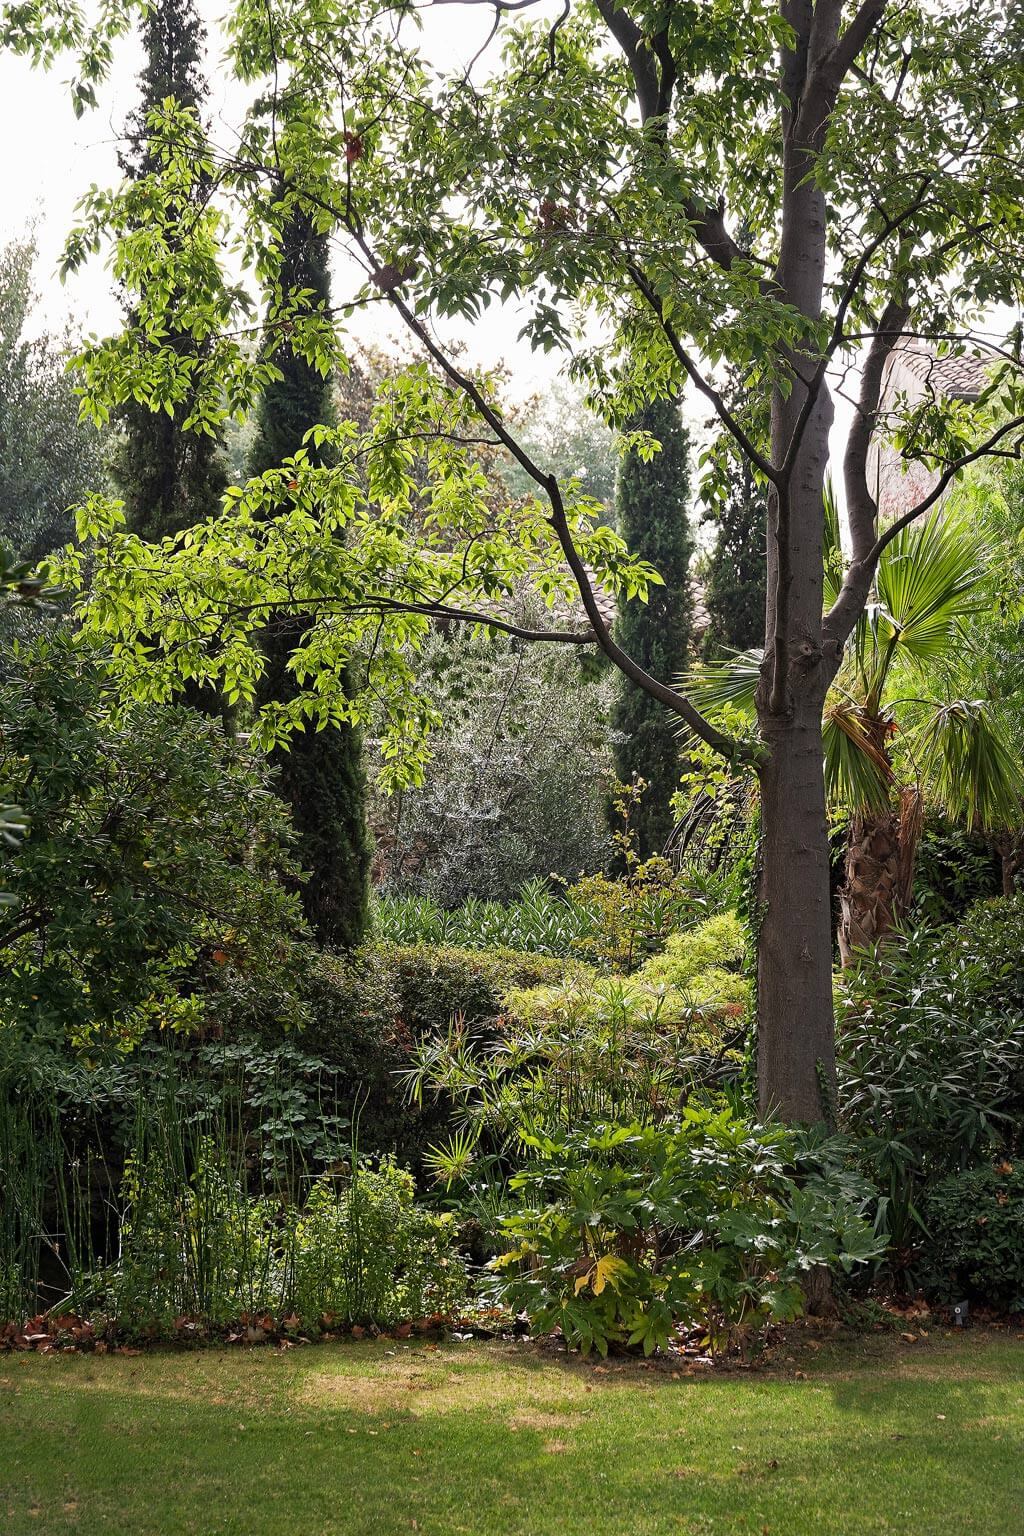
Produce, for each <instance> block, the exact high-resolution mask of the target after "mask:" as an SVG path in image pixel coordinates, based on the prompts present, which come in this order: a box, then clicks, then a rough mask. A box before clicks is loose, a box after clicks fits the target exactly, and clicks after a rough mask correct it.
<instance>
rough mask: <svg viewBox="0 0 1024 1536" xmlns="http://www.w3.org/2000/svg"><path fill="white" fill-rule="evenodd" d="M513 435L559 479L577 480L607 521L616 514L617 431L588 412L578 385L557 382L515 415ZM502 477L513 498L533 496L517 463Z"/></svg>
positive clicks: (511, 461)
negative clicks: (514, 493) (596, 503)
mask: <svg viewBox="0 0 1024 1536" xmlns="http://www.w3.org/2000/svg"><path fill="white" fill-rule="evenodd" d="M516 436H517V438H518V440H519V441H520V442H521V443H522V445H523V447H524V448H525V449H526V451H527V453H529V454H530V456H531V457H532V458H535V459H537V460H543V461H544V462H545V463H547V464H550V465H551V466H552V467H553V469H554V470H555V473H556V474H557V475H558V476H559V478H560V479H571V478H572V477H573V476H575V477H576V478H577V479H578V480H579V481H580V482H581V483H582V485H583V488H584V489H585V490H586V492H587V493H588V495H590V496H593V497H594V498H595V499H596V500H597V501H599V502H600V503H601V504H602V506H603V507H604V509H605V512H606V514H607V516H608V517H609V519H610V518H611V517H612V516H613V515H614V502H615V476H616V469H617V466H618V455H617V452H616V444H615V433H614V432H613V431H611V429H610V428H609V427H607V426H606V425H605V423H604V422H603V421H602V420H601V418H600V416H597V415H595V413H594V412H593V411H591V410H589V409H588V407H587V403H586V400H585V399H584V397H583V393H582V391H581V390H580V389H579V388H578V387H576V388H571V387H570V386H569V385H568V384H566V382H565V381H564V380H560V379H556V380H555V381H554V383H553V384H551V386H550V387H549V388H546V389H545V391H544V393H543V395H541V396H539V397H537V398H535V399H533V400H531V401H530V402H529V403H528V405H527V406H526V407H524V408H523V410H522V411H521V412H520V413H519V415H518V420H517V423H516ZM505 474H506V478H507V480H508V483H509V485H510V486H511V488H512V490H513V491H515V492H516V494H517V495H520V496H526V495H532V494H533V490H534V484H533V481H532V480H531V479H530V476H529V475H528V474H527V473H526V471H525V470H524V469H523V467H522V465H521V464H518V463H517V462H516V460H515V459H508V461H507V468H506V470H505Z"/></svg>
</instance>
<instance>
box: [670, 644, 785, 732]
mask: <svg viewBox="0 0 1024 1536" xmlns="http://www.w3.org/2000/svg"><path fill="white" fill-rule="evenodd" d="M763 657H764V652H763V651H759V650H751V651H729V652H728V653H727V654H726V655H725V656H723V657H722V658H721V659H720V660H719V661H703V662H700V663H699V664H698V665H697V666H695V667H692V668H691V669H690V671H689V672H687V673H684V675H683V676H682V677H681V678H680V679H679V685H680V687H681V688H682V689H683V691H684V692H685V693H686V694H687V696H688V697H689V698H690V699H691V700H692V701H693V703H694V704H695V705H696V706H697V708H698V709H699V710H701V712H702V713H703V714H705V715H707V714H714V712H715V710H718V709H725V708H727V707H731V708H733V709H739V710H742V711H743V713H744V714H747V715H750V716H753V714H754V697H755V695H756V693H757V685H758V682H759V681H760V677H761V661H762V659H763Z"/></svg>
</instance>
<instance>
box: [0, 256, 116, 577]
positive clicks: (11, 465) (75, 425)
mask: <svg viewBox="0 0 1024 1536" xmlns="http://www.w3.org/2000/svg"><path fill="white" fill-rule="evenodd" d="M35 259H36V247H35V242H34V238H33V236H32V235H31V233H30V234H29V235H27V236H26V237H24V238H23V239H21V240H17V241H11V242H10V243H9V244H8V245H6V246H5V247H4V248H3V250H2V251H0V506H2V507H3V509H4V514H3V529H4V532H3V540H4V544H5V545H6V546H9V547H10V549H11V551H12V556H13V557H14V558H15V559H16V560H20V561H27V562H28V563H29V564H35V562H36V561H38V560H41V559H42V557H43V556H44V555H47V554H49V553H50V551H51V550H53V549H55V548H56V547H57V546H59V545H61V544H65V543H67V541H68V539H70V538H71V537H72V535H73V532H74V517H73V514H72V511H71V509H72V507H74V505H75V504H76V503H77V502H79V501H82V500H84V498H85V496H86V495H87V494H88V492H90V491H93V490H97V489H99V488H100V487H101V486H102V483H103V456H102V438H101V435H100V433H99V432H97V431H96V429H95V427H94V426H92V425H91V424H83V423H80V422H79V419H78V400H77V398H76V396H75V378H74V375H73V374H72V373H69V372H68V371H67V362H68V358H69V356H70V354H71V351H72V343H71V339H70V337H64V338H62V339H59V340H58V339H56V338H54V337H52V336H48V335H46V334H43V335H40V336H37V337H36V338H35V339H33V340H29V339H28V338H27V337H26V335H25V330H26V325H27V323H28V320H29V317H30V315H31V313H32V309H33V306H34V303H35V294H34V293H33V291H32V269H33V266H34V264H35Z"/></svg>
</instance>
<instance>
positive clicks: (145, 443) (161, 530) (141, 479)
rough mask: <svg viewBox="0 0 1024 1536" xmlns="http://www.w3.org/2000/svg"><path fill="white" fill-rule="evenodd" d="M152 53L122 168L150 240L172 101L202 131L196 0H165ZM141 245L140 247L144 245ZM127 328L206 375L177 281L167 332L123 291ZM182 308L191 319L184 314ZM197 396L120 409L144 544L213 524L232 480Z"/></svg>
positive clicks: (155, 362) (150, 21)
mask: <svg viewBox="0 0 1024 1536" xmlns="http://www.w3.org/2000/svg"><path fill="white" fill-rule="evenodd" d="M141 32H142V38H141V41H142V47H143V51H144V55H145V59H144V63H143V67H142V71H141V75H140V80H139V84H140V90H141V100H140V101H139V104H138V106H137V107H136V109H135V111H134V112H133V113H132V115H131V117H130V118H129V119H128V122H127V124H126V135H125V145H124V148H123V149H122V151H121V153H120V157H119V158H120V164H121V170H122V171H123V173H124V175H125V176H126V177H128V178H130V179H131V180H132V181H134V182H135V183H137V184H138V186H139V188H140V191H141V192H142V196H141V198H140V200H139V208H138V210H137V211H136V212H135V213H134V215H133V218H132V220H130V221H129V222H128V224H127V225H126V228H125V233H126V236H127V237H128V238H129V239H135V240H139V239H140V236H141V237H142V239H143V240H145V239H146V238H148V237H149V234H150V231H149V229H148V227H147V226H148V220H147V219H146V216H145V205H146V194H145V188H146V187H147V186H148V185H149V183H150V182H151V181H152V180H154V179H157V178H159V177H160V175H161V172H162V171H163V169H164V152H163V145H162V144H161V141H160V138H159V134H158V133H155V132H154V126H153V120H152V115H153V114H154V113H159V112H160V111H161V109H163V108H164V107H165V104H166V103H168V102H169V101H173V102H174V103H175V104H176V107H177V108H178V109H183V110H184V111H185V112H186V113H188V114H189V115H190V120H191V121H193V122H194V123H195V125H196V127H197V130H198V126H199V121H200V114H201V112H202V109H203V106H204V103H205V101H206V96H207V85H206V80H205V78H204V76H203V68H202V55H203V48H204V44H205V37H206V34H205V30H204V28H203V25H202V23H201V21H200V19H199V15H198V11H197V9H196V5H195V0H157V3H156V4H154V5H153V6H152V7H151V8H149V9H148V10H147V11H146V13H145V15H144V16H143V19H142V27H141ZM211 185H212V177H210V176H209V175H206V176H199V177H197V178H196V179H195V180H194V181H193V182H192V183H191V184H190V186H189V188H188V190H187V191H185V192H183V194H182V195H181V196H179V197H176V198H175V199H174V203H173V218H174V223H175V224H176V225H177V226H178V228H177V229H175V230H172V231H170V232H169V234H168V243H167V247H166V251H167V255H168V256H169V257H171V256H173V254H174V253H175V252H180V251H181V250H182V248H183V246H184V245H185V244H186V243H187V240H188V234H187V231H188V230H189V228H190V227H191V225H192V223H193V221H194V220H195V219H197V218H198V217H199V215H200V214H201V211H202V209H203V205H204V203H205V202H206V201H207V200H208V198H209V193H210V188H211ZM140 243H141V242H140ZM122 295H123V297H124V299H125V305H126V310H127V315H126V324H127V327H128V328H129V330H131V331H133V332H134V333H135V338H136V345H137V346H138V347H139V349H140V352H141V353H142V354H143V355H145V356H146V358H147V363H148V365H149V366H151V367H153V368H156V369H159V366H160V364H159V354H160V352H161V351H162V350H163V348H164V347H171V348H173V349H174V351H175V353H176V354H177V355H178V357H179V358H180V359H181V360H182V366H183V367H184V368H185V369H187V368H188V366H189V364H191V366H192V368H195V369H200V368H201V367H202V364H203V361H204V360H205V359H206V358H207V357H208V355H209V348H208V347H207V346H205V345H204V344H203V341H202V339H201V337H200V336H199V335H198V334H196V329H195V327H194V325H190V324H189V321H188V315H187V299H186V297H185V294H184V293H183V292H182V290H181V288H180V287H179V286H178V285H177V284H176V283H175V284H173V286H171V287H169V288H168V290H167V293H166V295H165V298H166V302H167V306H168V311H169V313H170V317H171V318H170V320H169V323H168V324H167V326H166V327H165V328H164V329H163V331H162V333H161V334H160V335H159V336H156V335H153V334H152V332H147V330H146V325H145V319H144V315H143V313H142V311H141V310H140V308H139V307H138V306H137V305H133V304H132V303H131V301H130V298H129V295H128V291H127V289H126V288H124V287H123V288H122ZM176 310H179V311H182V312H183V313H182V314H181V315H180V316H179V315H176V314H175V313H174V312H175V311H176ZM194 396H195V391H194V389H193V387H192V386H191V384H190V383H189V381H188V380H187V379H183V380H182V381H181V388H180V389H179V390H177V391H176V395H175V398H174V400H173V401H167V402H161V406H159V407H158V406H156V405H154V404H153V403H152V402H151V401H149V400H147V399H146V398H145V397H144V395H143V394H142V393H141V392H140V393H139V394H138V395H136V394H134V393H133V394H131V395H130V396H129V397H128V398H126V399H124V400H123V401H122V402H121V404H120V405H119V408H118V410H117V411H116V413H115V416H114V420H115V423H116V426H117V429H118V431H117V436H116V438H115V441H114V450H113V453H112V456H111V472H112V476H113V480H114V486H115V488H116V490H117V493H118V495H119V496H120V497H121V499H122V501H123V503H124V507H125V512H126V515H127V519H128V526H129V527H130V528H131V529H132V531H133V532H135V533H137V534H139V535H141V536H142V537H143V538H149V539H154V540H159V539H161V538H164V537H165V536H166V535H168V534H174V533H177V532H178V531H179V529H182V528H188V527H191V526H192V525H193V524H194V523H199V522H202V521H204V520H205V519H206V518H207V517H210V516H211V515H212V514H213V512H214V511H215V509H216V506H217V503H218V501H219V499H220V496H221V493H222V492H223V490H224V487H225V485H226V484H227V475H226V469H225V464H224V460H223V457H222V454H221V451H220V442H221V441H222V439H223V432H222V431H217V430H211V431H208V432H192V431H188V430H187V429H186V428H187V426H188V425H189V424H190V423H191V420H192V417H193V413H194V409H195V403H196V402H195V398H194Z"/></svg>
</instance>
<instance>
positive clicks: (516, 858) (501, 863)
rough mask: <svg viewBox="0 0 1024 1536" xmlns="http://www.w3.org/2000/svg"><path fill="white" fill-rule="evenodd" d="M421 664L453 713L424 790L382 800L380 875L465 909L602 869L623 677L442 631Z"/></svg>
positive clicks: (442, 705) (491, 639) (483, 637)
mask: <svg viewBox="0 0 1024 1536" xmlns="http://www.w3.org/2000/svg"><path fill="white" fill-rule="evenodd" d="M539 606H540V605H539V604H537V602H536V599H534V602H533V604H532V607H533V608H534V609H536V608H538V607H539ZM519 616H520V618H521V620H522V621H523V622H528V621H529V617H530V616H529V613H528V611H526V612H522V613H520V615H519ZM535 620H536V621H537V622H539V620H538V619H536V615H535ZM421 673H422V675H423V676H430V677H431V693H432V696H433V697H434V699H435V701H436V704H437V708H438V711H439V713H440V716H441V724H440V725H439V726H438V727H437V729H436V732H435V738H434V739H435V741H436V742H437V747H436V750H435V753H434V756H433V758H432V759H431V761H430V763H429V765H428V766H427V769H426V772H425V776H424V782H423V784H422V785H421V786H419V787H418V788H411V789H408V790H405V791H402V792H400V793H398V794H394V795H378V796H377V797H376V801H375V805H374V828H375V832H376V836H377V867H378V872H379V879H380V881H381V883H383V884H387V885H390V886H392V887H393V888H395V889H397V890H403V891H407V890H413V891H416V892H422V893H424V894H427V895H430V896H433V897H435V898H436V899H438V900H439V901H440V902H441V903H442V904H443V905H444V906H448V907H455V906H458V905H459V904H460V903H461V902H464V901H466V900H467V899H468V898H470V897H472V896H477V897H487V898H491V899H496V900H499V901H511V900H513V899H514V898H515V897H517V896H518V895H519V893H520V891H521V889H522V885H523V882H524V881H526V880H528V879H540V880H547V879H548V877H549V876H551V875H557V876H560V877H562V878H563V879H564V880H566V881H568V882H572V881H574V880H578V879H579V878H580V876H581V875H584V874H593V873H596V872H597V871H598V870H600V869H602V868H603V867H604V865H605V863H606V861H607V858H608V854H609V852H610V846H611V839H610V837H609V834H608V828H607V824H606V819H605V800H606V798H607V793H608V790H609V788H610V786H611V783H612V780H613V779H614V773H613V770H612V757H611V751H610V748H609V734H610V732H609V706H610V704H611V690H612V686H613V683H614V682H615V681H616V679H615V678H614V677H613V676H611V675H610V674H609V672H608V671H606V672H605V673H604V675H603V676H602V677H600V678H597V679H590V680H588V679H586V678H585V677H584V676H583V675H582V673H581V667H580V657H579V655H574V654H572V653H571V652H569V653H568V654H567V653H566V651H565V650H564V649H561V650H560V649H558V648H557V647H554V648H545V647H540V648H538V647H536V646H529V645H526V644H524V643H523V642H522V641H519V640H516V639H514V638H512V637H510V636H508V635H490V634H487V633H486V632H484V631H481V632H479V633H469V634H467V633H465V632H462V633H459V632H455V633H452V632H450V631H445V630H442V629H440V628H438V629H437V630H436V631H435V633H434V634H433V635H432V636H431V637H430V639H429V640H428V641H427V642H426V645H425V646H424V652H423V658H422V663H421Z"/></svg>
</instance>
